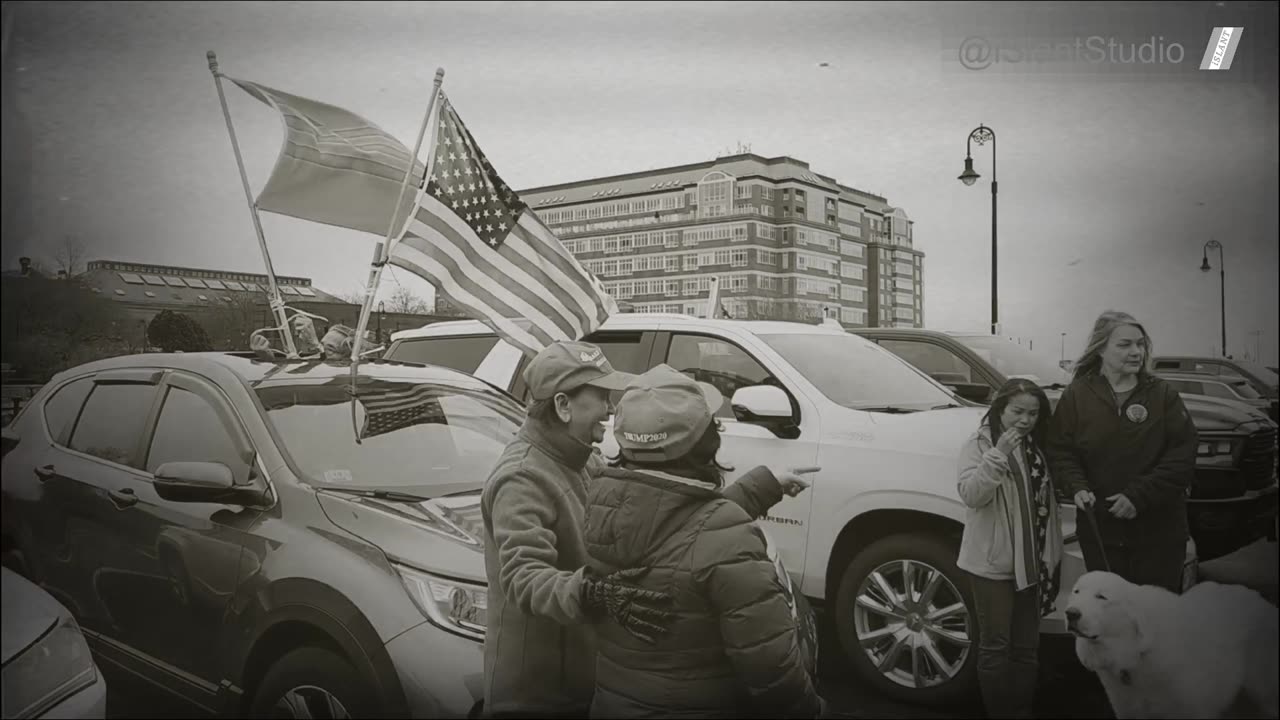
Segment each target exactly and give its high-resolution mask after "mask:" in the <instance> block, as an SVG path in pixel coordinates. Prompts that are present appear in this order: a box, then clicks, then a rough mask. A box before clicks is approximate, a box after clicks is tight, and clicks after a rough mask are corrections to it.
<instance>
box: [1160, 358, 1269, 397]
mask: <svg viewBox="0 0 1280 720" xmlns="http://www.w3.org/2000/svg"><path fill="white" fill-rule="evenodd" d="M1154 362H1155V368H1156V372H1158V373H1183V374H1185V373H1191V374H1195V375H1219V376H1225V377H1241V378H1244V379H1245V380H1248V381H1249V384H1251V385H1253V389H1254V390H1256V391H1258V394H1259V395H1261V396H1262V397H1264V398H1267V399H1268V400H1276V399H1277V398H1280V376H1278V375H1277V374H1276V371H1275V368H1268V367H1263V366H1262V365H1260V364H1258V363H1254V362H1249V361H1247V360H1233V359H1231V358H1214V357H1186V356H1172V355H1166V356H1161V357H1157V358H1154Z"/></svg>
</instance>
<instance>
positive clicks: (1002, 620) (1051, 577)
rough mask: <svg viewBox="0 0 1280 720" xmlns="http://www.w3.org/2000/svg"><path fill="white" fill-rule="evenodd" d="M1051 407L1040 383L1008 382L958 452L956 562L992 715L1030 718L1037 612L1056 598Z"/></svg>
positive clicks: (1058, 562) (1058, 556) (1058, 555)
mask: <svg viewBox="0 0 1280 720" xmlns="http://www.w3.org/2000/svg"><path fill="white" fill-rule="evenodd" d="M1049 414H1050V411H1049V399H1048V397H1046V396H1045V394H1044V390H1041V389H1040V386H1039V385H1037V384H1036V383H1034V382H1032V381H1030V380H1025V379H1013V380H1009V381H1008V382H1006V383H1005V384H1004V386H1003V387H1001V388H1000V390H999V391H998V392H997V393H996V397H995V399H994V400H993V401H992V403H991V409H990V410H988V411H987V414H986V415H985V416H984V417H983V419H982V423H981V424H980V425H979V427H978V429H977V431H976V432H975V433H974V434H973V435H972V436H971V437H970V438H969V440H968V441H967V442H966V443H965V446H964V449H963V450H962V451H961V455H960V472H959V475H960V477H959V483H958V485H959V491H960V498H961V500H963V501H964V504H965V505H966V506H967V508H968V510H967V511H966V516H965V525H964V535H963V537H962V539H961V541H960V557H959V558H958V560H957V562H956V565H957V566H958V567H959V568H960V569H961V570H964V571H965V572H967V573H969V576H970V581H971V583H972V587H973V599H974V605H975V608H976V611H977V615H978V634H979V642H978V683H979V687H980V689H981V691H982V699H983V703H984V704H985V705H986V709H987V716H988V717H992V718H1029V717H1031V711H1032V700H1033V698H1034V696H1035V688H1036V676H1037V671H1038V668H1039V664H1038V652H1039V647H1040V618H1042V617H1044V616H1045V615H1048V614H1049V613H1051V612H1053V609H1054V600H1055V599H1056V598H1057V596H1058V583H1059V580H1060V577H1061V569H1062V528H1061V524H1060V522H1059V519H1058V501H1057V494H1056V493H1055V492H1054V489H1053V480H1052V478H1051V476H1050V473H1049V470H1048V463H1047V462H1046V459H1045V454H1044V446H1045V437H1046V435H1047V433H1048V425H1049Z"/></svg>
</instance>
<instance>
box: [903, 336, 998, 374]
mask: <svg viewBox="0 0 1280 720" xmlns="http://www.w3.org/2000/svg"><path fill="white" fill-rule="evenodd" d="M880 345H881V346H883V347H884V349H886V350H888V351H889V352H892V353H893V354H894V355H897V356H898V357H900V358H902V359H903V360H906V361H907V362H909V363H911V364H912V365H914V366H916V367H917V368H919V369H920V370H923V371H924V373H925V374H926V375H928V376H930V377H932V378H933V379H934V380H937V381H938V382H940V383H944V384H945V383H949V382H965V383H971V382H974V379H973V368H971V367H969V363H967V362H965V361H964V360H962V359H961V358H959V357H957V356H956V354H955V353H953V352H951V351H950V350H947V349H946V348H944V347H941V346H939V345H934V344H933V343H929V342H922V341H919V340H887V339H886V340H881V341H880ZM978 382H982V379H981V378H979V379H978Z"/></svg>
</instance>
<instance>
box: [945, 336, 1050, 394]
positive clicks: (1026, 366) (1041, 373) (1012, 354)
mask: <svg viewBox="0 0 1280 720" xmlns="http://www.w3.org/2000/svg"><path fill="white" fill-rule="evenodd" d="M956 340H959V341H960V342H962V343H964V344H965V345H966V346H967V347H968V348H969V349H970V350H972V351H974V352H975V353H977V354H978V356H979V357H981V358H982V359H983V360H986V361H987V362H989V363H991V365H992V367H994V368H995V369H996V370H997V371H999V372H1000V374H1001V375H1004V376H1005V377H1006V378H1013V377H1023V378H1027V379H1028V380H1032V381H1034V382H1037V383H1039V384H1041V385H1066V384H1068V383H1070V382H1071V376H1070V375H1068V374H1067V372H1066V371H1065V370H1063V369H1062V368H1061V367H1059V366H1058V363H1057V362H1055V361H1054V360H1053V359H1052V358H1049V357H1046V356H1044V355H1041V354H1040V353H1037V352H1033V351H1031V350H1029V349H1027V348H1025V347H1023V346H1022V345H1019V344H1018V343H1016V342H1014V341H1012V340H1010V339H1008V338H1003V337H999V336H997V335H964V336H959V337H956Z"/></svg>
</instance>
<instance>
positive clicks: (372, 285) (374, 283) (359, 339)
mask: <svg viewBox="0 0 1280 720" xmlns="http://www.w3.org/2000/svg"><path fill="white" fill-rule="evenodd" d="M443 83H444V68H436V80H435V85H434V87H432V89H431V98H430V99H429V100H427V113H426V115H424V116H423V117H422V127H421V128H419V129H418V139H417V141H416V142H415V143H414V144H413V154H412V155H410V156H409V167H408V168H407V169H406V170H405V171H404V180H402V181H401V182H400V195H399V196H398V197H397V198H396V209H395V210H393V211H392V212H391V219H390V220H389V221H387V237H386V239H385V240H383V241H382V242H380V243H378V245H377V246H376V247H374V249H373V261H372V262H371V263H370V265H369V281H368V284H367V285H366V286H365V290H364V304H363V305H362V306H361V307H360V321H359V322H358V323H357V324H356V336H355V339H354V340H353V341H352V343H351V375H352V377H354V376H355V373H356V364H357V363H359V362H360V345H361V344H362V343H363V342H364V333H365V330H366V329H367V328H368V327H369V315H370V314H371V313H372V310H373V298H374V295H376V294H377V291H378V283H379V282H381V280H382V269H383V268H384V267H386V265H387V258H388V257H390V254H391V243H392V241H393V240H395V239H396V237H397V232H396V231H397V230H401V229H402V228H397V227H396V218H397V217H399V215H400V208H401V206H402V205H403V204H404V191H405V190H406V189H408V187H409V179H410V178H411V177H413V165H414V163H416V162H417V161H418V152H419V151H420V150H421V149H422V139H423V137H425V136H426V134H427V126H428V125H430V124H431V117H432V115H433V114H434V113H435V112H436V109H437V98H439V97H440V86H441V85H442V84H443ZM435 138H436V135H435V134H434V133H433V134H432V135H431V147H430V148H429V149H428V152H427V162H426V163H425V165H424V166H423V177H422V182H423V183H424V186H425V183H426V182H427V179H428V178H430V177H431V168H432V165H434V164H435V163H434V160H435ZM414 205H415V206H416V205H417V201H416V200H415V201H414ZM412 213H413V211H412V210H410V215H412ZM409 219H410V218H409V217H406V218H405V223H406V224H407V223H408V221H409ZM379 339H381V338H379Z"/></svg>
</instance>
